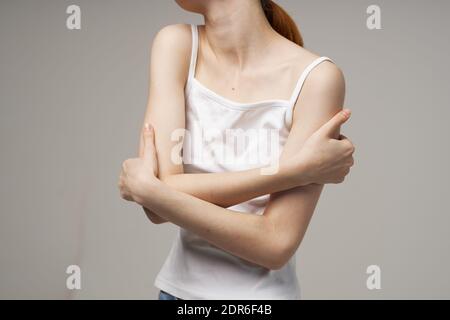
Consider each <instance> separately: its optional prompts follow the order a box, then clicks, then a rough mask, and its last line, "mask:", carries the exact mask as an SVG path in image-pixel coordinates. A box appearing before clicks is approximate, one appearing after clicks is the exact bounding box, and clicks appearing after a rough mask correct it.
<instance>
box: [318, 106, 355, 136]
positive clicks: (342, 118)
mask: <svg viewBox="0 0 450 320" xmlns="http://www.w3.org/2000/svg"><path fill="white" fill-rule="evenodd" d="M350 115H351V111H350V110H349V109H344V110H342V111H339V112H338V113H337V114H336V115H335V116H334V117H333V118H331V119H330V120H329V121H328V122H327V123H325V124H324V125H323V126H322V127H320V129H319V130H318V131H319V132H320V133H321V134H323V135H325V136H327V137H330V138H333V137H334V136H335V135H336V132H339V128H340V126H341V125H343V124H344V123H345V122H346V121H347V120H348V119H349V118H350Z"/></svg>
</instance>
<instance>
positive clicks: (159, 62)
mask: <svg viewBox="0 0 450 320" xmlns="http://www.w3.org/2000/svg"><path fill="white" fill-rule="evenodd" d="M191 48H192V33H191V27H190V25H188V24H172V25H167V26H165V27H163V28H161V29H160V30H159V31H158V32H157V33H156V35H155V37H154V38H153V42H152V44H151V65H152V69H153V70H155V72H159V71H158V70H160V73H161V74H164V73H167V72H170V73H175V74H173V75H175V76H176V78H178V79H184V78H185V77H186V75H187V72H188V70H189V62H190V56H191ZM160 76H161V75H160Z"/></svg>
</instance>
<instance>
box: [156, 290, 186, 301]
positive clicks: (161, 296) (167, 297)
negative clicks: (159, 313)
mask: <svg viewBox="0 0 450 320" xmlns="http://www.w3.org/2000/svg"><path fill="white" fill-rule="evenodd" d="M158 300H181V299H180V298H177V297H175V296H173V295H171V294H170V293H167V292H165V291H162V290H160V291H159V299H158Z"/></svg>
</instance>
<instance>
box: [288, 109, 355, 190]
mask: <svg viewBox="0 0 450 320" xmlns="http://www.w3.org/2000/svg"><path fill="white" fill-rule="evenodd" d="M349 117H350V110H347V109H346V110H342V111H340V112H339V113H337V114H336V115H335V116H334V117H333V118H332V119H330V120H329V121H328V122H327V123H325V124H324V125H323V126H322V127H320V128H319V129H318V130H317V131H316V132H315V133H313V134H312V135H311V136H310V137H309V138H308V139H307V140H306V142H305V143H304V145H303V146H302V148H301V150H300V151H299V153H298V154H296V155H295V156H294V157H291V158H289V159H287V162H288V163H287V167H288V168H289V169H290V172H291V173H294V179H296V180H297V181H301V182H302V185H307V184H311V183H317V184H327V183H341V182H343V181H344V178H345V176H346V175H347V174H348V173H349V171H350V167H352V166H353V163H354V160H353V153H354V151H355V147H354V146H353V144H352V143H351V142H350V140H349V139H347V138H346V137H345V136H343V135H340V136H339V139H336V135H337V132H339V129H340V126H341V125H342V124H344V123H345V122H346V121H347V120H348V119H349Z"/></svg>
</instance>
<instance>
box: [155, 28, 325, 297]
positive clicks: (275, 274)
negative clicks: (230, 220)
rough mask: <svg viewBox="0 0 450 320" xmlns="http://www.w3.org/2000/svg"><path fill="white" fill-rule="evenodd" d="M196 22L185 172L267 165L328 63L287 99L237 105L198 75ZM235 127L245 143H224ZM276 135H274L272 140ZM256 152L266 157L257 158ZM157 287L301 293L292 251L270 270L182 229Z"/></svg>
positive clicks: (253, 208) (248, 207) (262, 202)
mask: <svg viewBox="0 0 450 320" xmlns="http://www.w3.org/2000/svg"><path fill="white" fill-rule="evenodd" d="M191 27H192V54H191V63H190V68H189V75H188V80H187V83H186V87H185V97H186V136H185V141H184V144H183V161H184V170H185V172H186V173H205V172H224V171H241V170H247V169H250V168H255V167H261V166H262V165H267V164H269V161H270V159H271V157H278V156H279V154H280V152H281V149H282V147H283V146H284V144H285V142H286V139H287V136H288V134H289V130H290V127H291V122H292V110H293V107H294V105H295V103H296V101H297V98H298V96H299V93H300V91H301V88H302V86H303V83H304V81H305V79H306V77H307V76H308V74H309V73H310V72H311V70H312V69H313V68H314V67H316V66H317V65H318V64H320V63H321V62H323V61H325V60H328V61H331V60H330V59H329V58H327V57H321V58H318V59H316V60H315V61H313V62H312V63H311V64H310V65H309V66H308V67H307V68H306V69H305V70H304V71H303V73H302V74H301V75H300V78H299V79H298V82H297V85H296V87H295V89H294V92H293V93H292V96H291V98H290V100H264V101H259V102H254V103H239V102H235V101H231V100H229V99H227V98H225V97H223V96H221V95H219V94H217V93H215V92H213V91H211V90H210V89H208V88H207V87H205V86H204V85H202V84H201V83H200V82H199V81H198V80H196V79H195V68H196V64H197V52H198V46H199V37H198V28H197V25H191ZM238 132H241V133H245V134H244V135H243V136H244V137H245V138H244V140H241V144H240V147H239V143H235V144H234V145H233V144H232V143H230V141H236V139H228V140H227V137H233V134H238ZM272 133H276V137H275V138H273V137H274V136H273V135H272ZM239 137H242V136H239ZM271 137H272V138H271ZM261 145H263V146H266V148H265V151H266V152H261V151H260V149H262V148H261ZM268 145H270V146H271V147H267V146H268ZM258 152H260V153H258ZM258 154H263V155H262V156H256V157H255V155H258ZM264 154H265V155H266V156H264ZM217 183H220V181H217ZM268 200H269V195H264V196H261V197H258V198H255V199H252V200H249V201H246V202H244V203H241V204H238V205H235V206H232V207H229V209H231V210H234V211H240V212H248V213H251V214H259V215H260V214H263V212H264V208H265V206H266V204H267V202H268ZM155 286H156V287H158V288H160V289H161V290H164V291H166V292H168V293H170V294H172V295H174V296H176V297H178V298H181V299H225V300H229V299H271V300H273V299H299V298H300V287H299V285H298V280H297V276H296V271H295V255H294V256H293V257H292V258H291V259H290V260H289V261H288V263H287V264H286V265H285V266H284V267H282V268H281V269H279V270H268V269H266V268H264V267H261V266H258V265H256V264H253V263H251V262H248V261H246V260H244V259H241V258H239V257H237V256H234V255H232V254H230V253H227V252H225V251H224V250H222V249H220V248H218V247H216V246H214V245H212V244H210V243H209V242H207V241H206V240H203V239H202V238H201V237H199V236H197V235H196V234H194V233H192V232H190V231H188V230H186V229H183V228H179V230H178V233H177V236H176V238H175V240H174V242H173V245H172V248H171V250H170V253H169V256H168V257H167V259H166V261H165V263H164V265H163V267H162V269H161V271H160V272H159V274H158V276H157V278H156V280H155Z"/></svg>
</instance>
